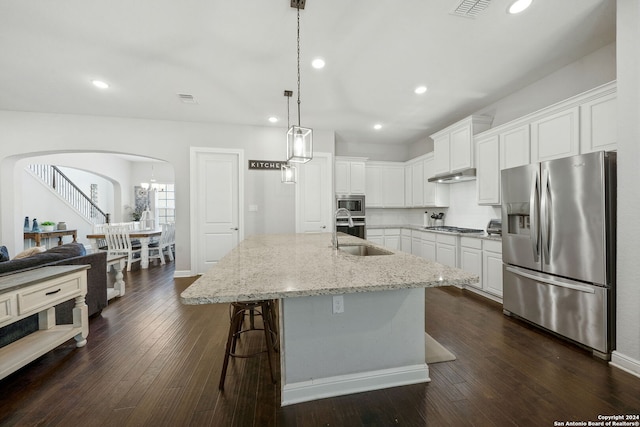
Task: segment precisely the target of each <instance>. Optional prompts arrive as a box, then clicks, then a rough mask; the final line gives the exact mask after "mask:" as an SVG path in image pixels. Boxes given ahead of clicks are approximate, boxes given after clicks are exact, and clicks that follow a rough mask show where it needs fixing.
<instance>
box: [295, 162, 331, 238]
mask: <svg viewBox="0 0 640 427" xmlns="http://www.w3.org/2000/svg"><path fill="white" fill-rule="evenodd" d="M331 164H332V157H331V153H314V154H313V159H312V160H311V161H309V162H307V163H304V164H301V165H297V167H298V183H297V184H296V233H328V232H331V227H332V226H333V222H332V218H331V216H332V212H333V178H332V177H333V171H332V169H333V168H332V167H331Z"/></svg>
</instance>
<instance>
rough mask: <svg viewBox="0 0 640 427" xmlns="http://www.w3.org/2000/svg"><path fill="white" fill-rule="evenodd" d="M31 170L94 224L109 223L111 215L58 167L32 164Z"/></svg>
mask: <svg viewBox="0 0 640 427" xmlns="http://www.w3.org/2000/svg"><path fill="white" fill-rule="evenodd" d="M29 169H30V170H31V171H32V172H33V173H34V174H35V175H36V176H37V177H38V178H40V179H41V180H42V181H43V182H44V183H45V184H47V186H49V187H50V188H51V189H53V191H55V192H56V193H58V194H59V195H60V197H62V198H63V199H64V200H66V201H67V203H69V204H70V205H71V206H72V207H73V208H74V209H76V210H77V211H78V213H79V214H80V215H82V216H84V217H85V218H87V220H89V221H90V222H91V223H92V224H105V223H108V222H109V214H108V213H105V212H103V211H102V210H101V209H100V208H99V207H98V206H97V205H96V204H95V203H94V202H93V201H92V200H91V198H90V197H89V196H87V195H86V194H85V193H84V192H83V191H82V190H81V189H80V188H78V186H76V185H75V184H74V183H73V182H71V180H70V179H69V178H68V177H67V176H66V175H65V174H64V173H62V171H61V170H60V169H58V168H57V167H55V166H53V165H36V164H30V165H29Z"/></svg>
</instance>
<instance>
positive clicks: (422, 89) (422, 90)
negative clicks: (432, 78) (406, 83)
mask: <svg viewBox="0 0 640 427" xmlns="http://www.w3.org/2000/svg"><path fill="white" fill-rule="evenodd" d="M426 91H427V87H426V86H418V87H417V88H415V90H414V92H415V93H417V94H418V95H422V94H423V93H425V92H426Z"/></svg>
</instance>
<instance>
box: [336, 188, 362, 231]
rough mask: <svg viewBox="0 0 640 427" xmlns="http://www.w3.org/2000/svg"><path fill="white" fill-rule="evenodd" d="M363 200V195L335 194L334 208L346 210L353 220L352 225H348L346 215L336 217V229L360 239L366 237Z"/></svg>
mask: <svg viewBox="0 0 640 427" xmlns="http://www.w3.org/2000/svg"><path fill="white" fill-rule="evenodd" d="M364 202H365V198H364V195H348V196H344V195H340V196H336V209H341V208H343V209H346V210H348V211H349V213H350V214H351V219H352V220H353V227H349V223H348V220H347V218H346V217H339V218H336V231H338V232H342V233H346V234H350V235H352V236H356V237H359V238H361V239H366V238H367V227H366V220H365V208H364Z"/></svg>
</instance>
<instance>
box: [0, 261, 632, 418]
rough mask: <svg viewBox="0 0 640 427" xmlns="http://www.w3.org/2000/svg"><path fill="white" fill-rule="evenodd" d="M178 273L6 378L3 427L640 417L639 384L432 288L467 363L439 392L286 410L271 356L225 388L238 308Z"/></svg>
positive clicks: (449, 367) (165, 269) (140, 274)
mask: <svg viewBox="0 0 640 427" xmlns="http://www.w3.org/2000/svg"><path fill="white" fill-rule="evenodd" d="M173 268H174V263H169V264H167V265H166V266H160V265H155V266H152V267H151V268H150V269H149V270H139V269H138V270H134V271H132V272H128V273H125V279H126V281H127V291H126V295H125V296H123V297H121V298H118V299H115V300H112V301H111V303H110V304H109V306H108V307H107V308H106V309H104V310H103V312H102V314H101V315H99V316H97V317H95V318H93V319H91V322H90V335H89V341H88V344H87V346H86V347H84V348H76V347H75V346H74V342H73V341H69V342H67V343H66V344H64V345H62V346H60V347H58V348H56V349H55V350H53V351H51V352H49V353H47V354H46V355H45V356H43V357H41V358H39V359H38V360H36V361H34V362H33V363H31V364H30V365H28V366H26V367H25V368H23V369H21V370H19V371H18V372H16V373H14V374H12V375H11V376H9V377H7V378H5V379H4V380H2V381H0V390H1V392H0V425H3V426H35V425H39V426H40V425H42V426H45V425H46V426H49V425H53V426H76V425H82V426H360V425H362V426H393V425H404V426H425V425H429V426H467V425H478V426H505V425H520V426H553V425H554V421H562V422H565V421H585V422H586V421H597V416H598V415H599V414H602V415H617V414H638V413H640V379H639V378H637V377H634V376H632V375H630V374H628V373H626V372H623V371H621V370H618V369H615V368H611V367H609V366H608V365H607V363H605V362H603V361H600V360H598V359H595V358H593V357H592V356H591V355H590V354H589V353H587V352H585V351H584V350H582V349H580V348H578V347H576V346H574V345H571V344H568V343H566V342H564V341H562V340H560V339H558V338H555V337H553V336H551V335H549V334H546V333H544V332H542V331H539V330H537V329H535V328H532V327H530V326H528V325H526V324H523V323H521V322H519V321H516V320H513V319H510V318H508V317H506V316H504V315H503V314H502V310H501V306H500V305H499V304H496V303H494V302H491V301H488V300H485V299H483V298H481V297H478V296H475V295H473V294H471V293H469V292H465V291H461V290H458V289H448V288H438V289H427V294H426V329H427V331H428V332H429V333H430V334H431V335H432V336H433V337H434V338H436V339H437V340H438V341H440V342H441V343H442V344H443V345H444V346H445V347H447V348H448V349H449V350H451V351H452V352H453V353H454V354H455V355H456V356H457V360H455V361H453V362H444V363H436V364H432V365H430V374H431V380H432V381H431V382H430V383H428V384H419V385H412V386H405V387H397V388H392V389H387V390H380V391H375V392H368V393H360V394H355V395H350V396H343V397H337V398H331V399H324V400H319V401H315V402H308V403H302V404H297V405H292V406H287V407H284V408H281V407H280V392H279V385H273V384H271V382H270V379H269V371H268V369H269V367H268V364H267V361H266V359H265V357H263V356H261V357H259V358H253V359H236V360H232V361H231V363H230V365H229V371H228V374H227V380H226V385H225V390H224V392H219V391H218V388H217V386H218V379H219V374H220V370H221V367H222V360H223V350H224V343H225V340H226V333H227V326H228V306H227V305H207V306H184V305H182V304H180V302H179V299H178V296H179V294H180V292H181V291H182V290H183V289H185V288H186V287H187V286H188V285H189V284H190V283H191V282H192V281H193V279H173ZM262 342H263V337H262V336H261V335H258V334H256V335H254V336H251V335H248V336H246V338H245V337H243V338H242V342H241V345H242V346H243V348H248V347H251V348H260V347H261V346H262ZM276 365H277V363H276ZM278 374H279V372H278Z"/></svg>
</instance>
